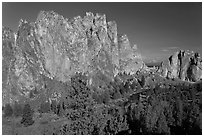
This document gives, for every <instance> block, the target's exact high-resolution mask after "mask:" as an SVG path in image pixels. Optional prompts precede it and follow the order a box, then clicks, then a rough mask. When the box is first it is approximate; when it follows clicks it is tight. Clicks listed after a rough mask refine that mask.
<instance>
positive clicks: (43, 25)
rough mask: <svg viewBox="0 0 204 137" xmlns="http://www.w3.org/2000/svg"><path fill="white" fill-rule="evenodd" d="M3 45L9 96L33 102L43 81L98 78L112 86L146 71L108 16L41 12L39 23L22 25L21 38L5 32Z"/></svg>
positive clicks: (5, 86) (18, 35) (19, 31)
mask: <svg viewBox="0 0 204 137" xmlns="http://www.w3.org/2000/svg"><path fill="white" fill-rule="evenodd" d="M2 42H3V58H2V60H3V64H2V65H3V92H5V93H6V94H7V93H12V94H17V95H18V94H20V95H22V96H25V97H29V96H30V93H32V95H33V96H35V95H37V94H38V92H39V91H43V89H44V87H45V84H44V83H45V82H44V79H45V77H48V78H50V79H55V80H57V81H60V82H68V81H70V78H71V77H72V76H73V75H75V73H78V72H80V73H84V74H86V75H88V76H90V80H91V81H94V80H93V79H92V78H93V76H94V77H95V75H97V74H99V73H100V74H102V75H104V76H106V77H108V78H109V79H111V80H113V77H114V76H116V75H117V74H118V73H120V72H122V73H123V72H126V73H131V74H132V73H135V72H137V71H139V70H142V69H143V68H144V67H145V65H144V63H143V61H142V59H141V56H140V55H139V53H137V50H136V48H135V47H134V46H132V45H131V44H130V42H129V40H128V37H127V36H126V35H119V34H118V32H117V24H116V22H115V21H110V22H108V21H107V20H106V16H105V15H104V14H96V15H94V14H93V13H90V12H87V13H86V15H85V16H84V17H80V16H78V17H75V18H73V19H66V18H64V17H63V16H61V15H59V14H57V13H55V12H53V11H48V12H46V11H41V12H40V13H39V15H38V17H37V20H36V21H35V22H27V21H26V20H21V21H20V22H19V26H18V30H17V33H14V32H12V31H11V30H10V29H8V28H5V27H3V35H2ZM92 83H93V82H91V83H90V84H92ZM6 96H7V97H8V95H6ZM4 99H6V97H5V98H4ZM7 99H8V100H9V99H11V98H10V97H8V98H7Z"/></svg>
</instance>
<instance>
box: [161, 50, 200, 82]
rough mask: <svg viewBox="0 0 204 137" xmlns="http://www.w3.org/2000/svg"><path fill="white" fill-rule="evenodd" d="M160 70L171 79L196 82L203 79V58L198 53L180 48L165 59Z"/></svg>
mask: <svg viewBox="0 0 204 137" xmlns="http://www.w3.org/2000/svg"><path fill="white" fill-rule="evenodd" d="M159 71H160V72H161V74H162V76H164V77H167V78H170V79H173V78H178V79H181V80H183V81H191V82H196V81H199V80H201V79H202V59H201V57H200V55H199V54H198V53H194V52H190V51H184V50H180V51H178V52H176V53H175V54H173V55H172V56H170V57H169V59H168V60H166V61H163V62H162V63H161V66H160V68H159Z"/></svg>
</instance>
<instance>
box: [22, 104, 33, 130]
mask: <svg viewBox="0 0 204 137" xmlns="http://www.w3.org/2000/svg"><path fill="white" fill-rule="evenodd" d="M33 123H34V120H33V110H31V107H30V105H29V104H25V106H24V108H23V115H22V119H21V124H23V125H24V126H26V127H27V126H30V125H32V124H33Z"/></svg>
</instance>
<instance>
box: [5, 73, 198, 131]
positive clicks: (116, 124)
mask: <svg viewBox="0 0 204 137" xmlns="http://www.w3.org/2000/svg"><path fill="white" fill-rule="evenodd" d="M121 79H123V80H122V81H120V80H121ZM138 79H139V78H138ZM143 80H144V77H143V74H142V77H141V80H137V78H136V77H134V76H133V75H125V74H124V75H122V74H121V75H118V76H117V77H116V78H115V82H105V81H104V83H106V84H104V85H103V86H102V87H100V89H96V88H95V89H94V88H93V87H90V86H88V84H87V77H86V76H84V75H82V74H76V75H75V76H74V77H72V79H71V83H69V84H65V85H64V88H62V85H60V84H59V83H58V84H56V85H55V86H58V87H61V90H62V91H61V92H62V96H61V98H60V99H59V102H57V101H56V100H54V99H53V100H52V101H51V102H50V103H48V102H42V104H41V105H40V107H39V109H38V110H35V112H34V113H36V114H37V113H39V114H41V115H39V117H38V118H37V119H36V118H35V123H32V125H31V126H28V125H24V124H23V123H22V127H21V128H22V130H23V128H25V127H24V126H28V127H27V128H29V127H30V128H33V129H32V131H33V130H34V131H35V130H36V128H37V127H39V126H43V125H47V124H49V126H50V129H47V128H46V130H45V129H43V128H42V129H41V130H40V133H39V131H38V134H63V135H64V134H201V133H202V132H201V130H202V123H201V118H202V97H201V96H202V82H201V81H200V82H198V83H193V84H192V83H187V82H175V83H177V84H175V83H174V82H173V81H172V83H169V81H168V82H166V81H164V82H160V83H156V84H155V86H151V87H150V88H147V87H146V83H145V82H144V81H143ZM48 92H49V91H48ZM7 109H8V108H4V112H5V117H11V115H8V114H7V113H6V110H7ZM12 109H14V110H15V109H16V107H14V106H13V107H12ZM10 113H11V112H10ZM23 113H25V112H23ZM29 113H30V112H29ZM36 114H35V115H36ZM45 114H51V116H50V120H49V119H47V120H46V119H45V117H44V115H45ZM55 115H56V116H55ZM20 116H23V115H20ZM52 117H56V118H57V119H56V118H52ZM24 119H25V118H24ZM29 119H30V118H29ZM33 119H34V118H33ZM61 119H63V122H60V124H59V125H58V127H55V128H57V129H55V130H53V129H52V127H54V126H55V125H54V123H55V122H57V121H60V120H61ZM21 121H22V120H21ZM31 121H32V120H31ZM43 121H44V122H43ZM17 123H18V122H17ZM27 123H30V122H27ZM15 128H16V130H15V131H14V133H15V134H20V133H22V132H20V131H21V128H19V127H15ZM11 131H12V130H11ZM32 133H33V134H37V133H35V132H32ZM10 134H11V133H10Z"/></svg>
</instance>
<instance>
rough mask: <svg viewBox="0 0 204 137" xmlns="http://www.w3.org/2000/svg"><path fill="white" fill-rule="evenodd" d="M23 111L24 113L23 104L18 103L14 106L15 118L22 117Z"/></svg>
mask: <svg viewBox="0 0 204 137" xmlns="http://www.w3.org/2000/svg"><path fill="white" fill-rule="evenodd" d="M22 111H23V109H22V106H21V104H19V103H18V102H15V103H14V106H13V114H14V116H15V117H19V116H21V115H22Z"/></svg>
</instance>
